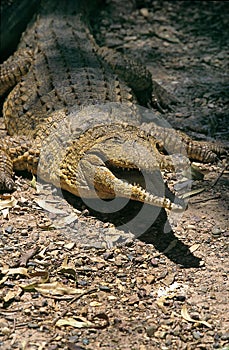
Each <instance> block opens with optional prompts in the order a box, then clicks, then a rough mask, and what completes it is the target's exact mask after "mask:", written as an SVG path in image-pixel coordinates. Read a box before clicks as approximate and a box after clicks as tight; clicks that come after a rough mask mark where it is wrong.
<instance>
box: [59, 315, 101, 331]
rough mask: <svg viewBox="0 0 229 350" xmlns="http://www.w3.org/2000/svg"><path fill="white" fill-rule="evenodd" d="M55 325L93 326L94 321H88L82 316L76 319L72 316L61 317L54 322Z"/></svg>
mask: <svg viewBox="0 0 229 350" xmlns="http://www.w3.org/2000/svg"><path fill="white" fill-rule="evenodd" d="M56 326H59V327H61V326H72V327H75V328H92V327H94V326H95V324H94V323H92V322H90V321H88V320H87V319H86V318H84V317H77V318H76V319H75V318H73V317H68V318H61V319H60V320H58V321H57V322H56Z"/></svg>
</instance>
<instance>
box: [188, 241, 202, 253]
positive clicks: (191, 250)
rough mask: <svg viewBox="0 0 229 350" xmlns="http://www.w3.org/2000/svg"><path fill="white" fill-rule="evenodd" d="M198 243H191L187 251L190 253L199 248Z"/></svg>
mask: <svg viewBox="0 0 229 350" xmlns="http://www.w3.org/2000/svg"><path fill="white" fill-rule="evenodd" d="M199 246H200V244H198V243H196V244H193V245H192V246H191V247H190V248H189V251H190V252H191V253H193V252H195V251H196V250H197V249H198V248H199Z"/></svg>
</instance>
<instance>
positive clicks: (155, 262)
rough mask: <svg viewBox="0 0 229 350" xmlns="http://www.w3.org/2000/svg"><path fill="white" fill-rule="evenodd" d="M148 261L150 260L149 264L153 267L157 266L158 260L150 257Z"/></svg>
mask: <svg viewBox="0 0 229 350" xmlns="http://www.w3.org/2000/svg"><path fill="white" fill-rule="evenodd" d="M150 262H151V265H152V266H153V267H157V266H158V260H157V259H154V258H152V259H151V261H150Z"/></svg>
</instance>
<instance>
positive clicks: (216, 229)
mask: <svg viewBox="0 0 229 350" xmlns="http://www.w3.org/2000/svg"><path fill="white" fill-rule="evenodd" d="M221 233H222V230H221V229H220V228H219V227H215V226H214V227H213V228H212V234H213V236H220V235H221Z"/></svg>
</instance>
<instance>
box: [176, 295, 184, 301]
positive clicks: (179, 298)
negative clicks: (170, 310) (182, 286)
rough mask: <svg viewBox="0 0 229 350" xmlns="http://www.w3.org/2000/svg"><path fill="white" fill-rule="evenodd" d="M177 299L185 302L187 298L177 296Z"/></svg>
mask: <svg viewBox="0 0 229 350" xmlns="http://www.w3.org/2000/svg"><path fill="white" fill-rule="evenodd" d="M176 299H177V300H178V301H185V299H186V297H185V295H177V296H176Z"/></svg>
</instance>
